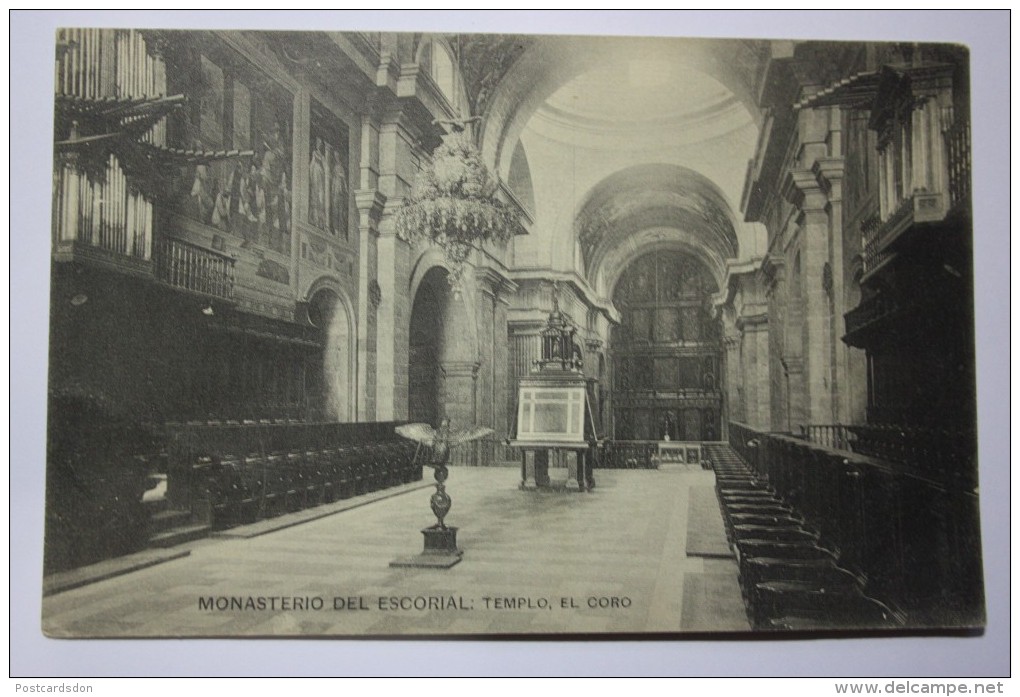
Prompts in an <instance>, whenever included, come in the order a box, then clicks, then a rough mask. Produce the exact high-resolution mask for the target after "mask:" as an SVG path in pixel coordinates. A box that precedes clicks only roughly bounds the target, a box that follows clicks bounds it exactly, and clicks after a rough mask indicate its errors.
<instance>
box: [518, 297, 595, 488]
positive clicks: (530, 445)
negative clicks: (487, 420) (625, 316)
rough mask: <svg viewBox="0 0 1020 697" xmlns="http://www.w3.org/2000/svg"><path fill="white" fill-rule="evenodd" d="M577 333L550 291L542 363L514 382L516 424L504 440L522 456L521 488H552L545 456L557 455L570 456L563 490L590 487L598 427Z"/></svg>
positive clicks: (547, 460) (536, 362)
mask: <svg viewBox="0 0 1020 697" xmlns="http://www.w3.org/2000/svg"><path fill="white" fill-rule="evenodd" d="M576 331H577V330H576V328H575V327H574V326H573V324H572V323H571V322H570V320H569V319H568V318H567V317H566V316H565V315H564V314H563V313H562V312H561V311H560V309H559V301H558V298H557V293H556V289H555V288H554V290H553V310H552V312H551V313H550V314H549V319H548V321H547V323H546V326H545V328H544V329H543V330H542V358H541V359H540V360H537V361H535V366H534V368H533V369H532V371H531V374H530V375H526V376H523V377H521V378H520V380H519V385H518V391H517V416H516V424H515V428H514V429H513V430H514V433H513V434H512V437H511V439H510V440H509V441H508V444H509V445H510V446H512V447H515V448H518V449H520V451H521V488H522V489H544V488H551V486H552V484H551V482H550V480H549V456H550V453H557V454H558V453H562V452H566V453H570V455H568V461H567V470H568V474H567V481H566V483H565V486H566V488H567V489H570V490H577V491H591V490H592V489H594V488H595V476H594V469H595V460H596V458H597V457H598V442H599V436H598V430H599V428H598V424H597V422H596V419H595V416H594V413H595V412H594V410H593V409H592V404H591V395H590V394H589V390H588V380H587V378H586V377H585V375H584V372H583V370H582V369H583V362H582V360H581V352H580V349H578V348H577V347H576V344H575V343H574V334H575V333H576ZM528 453H532V457H531V458H530V459H529V457H528Z"/></svg>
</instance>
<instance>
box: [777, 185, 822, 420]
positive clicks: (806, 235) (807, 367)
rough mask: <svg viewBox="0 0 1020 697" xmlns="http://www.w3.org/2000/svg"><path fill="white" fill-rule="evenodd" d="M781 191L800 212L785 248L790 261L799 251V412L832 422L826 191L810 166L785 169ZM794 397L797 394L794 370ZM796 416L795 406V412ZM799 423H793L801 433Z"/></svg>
mask: <svg viewBox="0 0 1020 697" xmlns="http://www.w3.org/2000/svg"><path fill="white" fill-rule="evenodd" d="M783 194H784V196H785V197H786V198H787V200H789V201H790V202H791V203H793V204H794V205H795V206H797V208H798V209H799V210H800V215H799V216H798V218H797V223H798V227H799V234H798V239H797V241H796V242H795V243H794V244H791V245H790V248H789V250H788V251H787V257H788V258H787V263H788V264H789V263H791V259H792V258H793V256H791V255H795V254H796V253H797V251H799V252H800V269H801V273H800V283H801V289H800V290H801V298H802V299H803V308H804V317H803V327H804V332H803V351H802V352H801V357H802V358H803V360H804V379H803V388H802V391H803V393H804V394H803V396H804V397H805V404H804V409H803V410H802V411H800V412H799V413H800V415H801V416H800V420H802V422H803V423H814V424H827V423H831V422H832V387H831V385H832V360H831V358H832V348H831V346H830V344H831V331H830V321H829V315H830V303H829V297H828V295H827V294H826V292H825V284H824V283H823V275H824V268H825V266H826V265H827V264H828V262H829V246H830V243H829V215H828V200H827V197H826V195H825V192H823V191H822V187H821V185H820V184H819V182H818V178H817V177H816V175H815V173H814V172H813V171H812V170H805V169H795V170H791V171H790V172H788V173H787V178H786V180H785V182H784V187H783ZM790 384H791V397H792V396H793V394H795V393H796V392H800V391H801V390H796V389H795V388H794V382H793V380H792V373H791V382H790ZM794 413H795V414H796V413H797V412H796V410H794ZM800 425H801V423H791V424H790V427H791V428H792V429H793V430H794V431H797V430H798V427H799V426H800Z"/></svg>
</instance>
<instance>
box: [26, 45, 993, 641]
mask: <svg viewBox="0 0 1020 697" xmlns="http://www.w3.org/2000/svg"><path fill="white" fill-rule="evenodd" d="M56 38H57V45H56V60H55V66H54V73H53V75H54V84H55V92H54V105H55V106H54V109H55V128H54V152H55V159H54V166H53V197H52V201H53V213H52V225H53V227H52V257H51V296H50V298H51V304H50V327H49V330H50V355H49V392H48V401H49V416H48V432H49V434H48V446H47V494H46V496H47V499H46V542H45V559H44V563H45V577H44V578H45V584H44V585H45V591H44V592H45V594H46V597H45V598H44V601H43V602H44V604H43V618H44V629H45V630H46V631H47V633H49V634H50V635H53V636H64V635H71V636H92V635H101V636H158V635H164V634H167V633H169V634H172V635H177V634H180V635H220V636H222V635H235V634H240V635H248V634H256V635H265V634H271V635H277V634H314V635H318V634H340V635H362V634H367V635H396V634H405V633H421V634H475V633H482V634H529V633H553V634H555V633H562V632H568V633H589V632H590V633H613V632H622V633H637V634H640V633H644V632H666V633H673V632H682V631H726V632H730V631H775V630H790V631H813V630H832V629H845V628H862V629H868V630H873V629H883V630H884V629H890V630H903V629H916V628H945V627H953V628H971V627H979V626H982V625H983V624H984V621H985V620H984V617H985V605H984V594H983V585H982V557H981V537H980V530H979V525H978V486H977V485H978V479H977V415H976V409H977V407H976V397H975V391H976V387H975V382H976V376H975V333H974V305H973V303H974V269H973V264H972V233H973V230H972V213H971V209H972V206H971V187H970V182H971V146H970V138H971V130H970V82H969V81H970V66H969V60H968V52H967V49H966V48H964V47H961V46H958V45H950V44H934V43H891V42H890V43H881V42H836V41H810V40H775V41H773V40H723V39H679V38H661V39H659V38H626V37H590V36H554V35H528V34H467V33H465V34H453V33H443V34H428V33H410V32H409V33H399V32H349V33H343V32H328V31H319V32H296V31H261V30H252V31H226V30H223V31H171V30H159V31H156V30H128V29H94V28H87V29H62V30H60V31H59V32H58V34H57V37H56ZM561 396H562V401H557V400H560V399H561ZM445 420H448V426H449V428H448V429H447V430H448V431H449V434H448V435H449V438H450V439H451V440H450V441H449V443H450V444H451V445H452V444H455V443H456V437H455V434H456V433H466V432H468V431H471V432H472V435H473V439H472V440H465V441H464V442H461V443H459V444H456V447H450V448H449V451H448V452H446V451H445V446H446V445H447V443H446V441H443V446H444V448H443V451H444V452H443V457H442V458H441V461H440V458H439V456H437V455H436V453H437V452H438V451H439V450H440V448H438V447H437V446H438V444H439V443H440V438H441V437H442V434H443V433H446V431H443V430H442V428H443V427H441V424H443V423H444V421H445ZM413 423H423V424H427V425H429V426H431V427H433V428H434V429H437V431H435V432H432V433H433V434H434V435H431V436H429V438H432V440H427V441H426V442H425V443H424V444H422V443H420V442H415V441H414V440H409V439H407V438H404V437H401V435H400V434H399V432H398V431H399V429H400V428H401V427H403V426H405V425H406V424H413ZM429 446H432V447H431V448H430V447H429ZM447 466H448V469H447ZM440 473H443V476H442V477H441V476H440ZM447 474H448V476H449V480H448V482H446V491H448V494H447V493H445V491H444V483H443V479H444V478H445V477H446V476H447ZM433 478H434V479H435V481H433ZM437 486H438V488H436V487H437ZM433 488H436V491H437V493H434V494H432V499H431V501H432V504H431V505H432V512H433V513H435V512H436V510H437V506H438V508H439V509H440V512H441V513H443V512H445V511H448V516H449V521H450V524H451V525H455V526H458V527H459V530H460V536H461V537H460V545H461V547H462V548H463V555H462V557H461V555H460V554H459V553H458V554H457V556H456V559H453V558H452V557H451V558H450V562H449V563H450V568H444V569H420V568H417V569H413V570H403V569H397V568H392V567H390V566H389V562H390V560H391V559H392V558H395V557H398V556H400V555H401V554H413V553H415V552H417V551H419V550H420V549H421V544H422V540H421V537H419V531H418V527H420V526H422V525H428V524H429V523H430V521H431V518H432V516H431V515H430V511H429V499H428V498H427V495H428V494H429V493H430V492H432V491H433ZM413 492H418V493H417V494H414V493H413ZM437 497H439V503H438V504H437V503H436V501H437ZM443 497H445V503H444V501H443V500H442V499H443ZM450 498H452V500H453V503H452V508H451V506H450ZM444 506H445V508H444ZM327 514H328V515H327ZM436 515H437V516H438V517H439V523H438V525H439V527H440V528H444V529H445V527H444V526H443V516H442V515H440V513H436ZM298 523H300V524H298ZM429 539H430V538H429V537H428V535H426V540H425V546H426V549H425V551H424V552H423V553H422V555H419V557H422V556H424V557H429V556H430V552H434V551H436V550H433V549H430V547H429V545H430V544H432V543H430V542H429ZM433 542H434V543H436V544H440V545H443V544H446V545H454V547H449V548H447V549H446V551H447V552H449V551H450V550H453V549H456V547H455V544H456V543H454V542H453V541H452V539H445V540H441V541H439V542H435V540H433ZM695 548H698V549H695ZM699 549H700V551H699ZM440 551H441V550H440ZM458 552H459V550H458ZM432 556H433V557H442V556H443V555H442V554H433V555H432ZM448 556H449V555H448ZM126 560H134V562H130V563H136V566H135V567H131V568H127V567H124V566H123V565H124V564H125V563H129V562H128V561H126ZM339 560H343V562H342V563H341V562H340V561H339ZM377 560H381V562H379V563H376V562H377ZM458 562H459V563H458ZM454 564H456V565H454ZM118 565H121V566H118ZM189 565H190V566H189ZM142 566H146V567H149V568H146V569H142V568H141V567H142ZM508 567H510V568H508ZM664 569H665V571H664ZM679 577H682V578H683V579H684V580H683V581H682V582H680V581H678V580H677V579H678V578H679ZM224 579H226V580H224ZM252 579H261V581H258V582H256V581H254V580H252ZM327 579H328V582H327ZM453 579H456V580H453ZM586 579H587V580H586ZM317 584H318V585H317ZM269 588H272V589H274V590H272V591H269V590H267V589H269ZM522 588H523V589H530V590H522ZM464 589H469V590H464ZM554 589H555V590H554ZM327 593H328V594H329V597H327V599H326V602H327V603H330V602H333V603H335V602H336V599H337V597H339V598H340V599H341V600H342V601H343V602H342V603H341V604H342V605H345V606H347V605H353V604H355V603H349V602H348V600H352V599H353V597H355V596H356V597H357V598H358V599H359V602H360V600H362V599H365V598H369V597H371V598H372V599H373V602H375V600H374V599H375V598H377V597H378V598H379V601H378V602H379V603H380V605H379V606H378V607H375V606H373V609H374V610H375V611H373V612H364V613H361V612H345V613H336V612H334V613H331V615H330V616H329V617H328V618H323V617H322V616H321V615H320V614H319V613H311V612H307V611H306V610H307V608H306V609H305V610H302V611H299V612H293V613H283V614H282V615H274V616H272V617H268V616H267V615H266V614H265V613H263V614H258V613H255V614H253V613H244V612H239V613H236V614H231V612H230V611H229V610H227V611H223V608H215V605H216V603H217V602H219V600H220V599H221V598H223V599H225V600H224V602H225V603H226V604H227V605H228V606H229V604H230V603H231V602H233V599H235V598H237V597H240V596H243V597H245V598H249V597H251V596H265V595H267V594H270V595H273V597H276V596H301V597H305V596H317V595H325V594H327ZM450 596H470V597H469V598H467V599H464V598H461V600H463V601H464V602H467V601H468V600H470V601H473V602H474V604H475V608H474V610H473V611H470V612H469V611H464V612H463V613H450V612H448V611H445V609H444V610H443V611H436V612H428V611H422V612H419V610H421V608H414V607H411V608H410V609H408V608H404V610H406V611H405V612H403V613H400V612H393V613H390V614H388V615H386V614H385V613H383V612H382V609H383V608H382V605H383V604H385V603H383V601H382V598H391V599H395V600H396V601H397V603H396V604H397V605H399V604H400V602H402V600H401V599H403V598H410V599H411V600H409V601H408V602H409V603H410V604H411V605H412V606H413V605H414V603H415V602H417V601H416V600H415V599H416V598H419V597H429V598H431V597H436V598H443V599H447V598H449V597H450ZM547 596H548V597H547ZM112 598H120V599H122V600H123V602H124V603H128V604H127V605H125V606H123V607H118V609H117V610H116V612H113V611H110V610H109V608H110V607H113V606H112V605H110V603H112ZM196 598H207V600H206V601H205V602H207V603H209V604H211V607H212V608H213V609H210V607H206V608H205V610H204V611H200V610H199V609H196ZM493 598H495V600H492V599H493ZM483 599H485V600H483ZM543 599H545V600H546V601H547V602H552V603H560V602H566V600H567V599H569V600H570V601H571V602H573V600H574V599H576V600H577V601H578V604H580V605H581V606H582V607H580V608H579V609H578V612H577V613H575V614H573V615H570V616H569V619H559V618H562V617H565V616H566V615H565V614H562V613H561V612H560V611H559V609H560V608H557V609H556V611H553V610H548V611H546V610H544V609H538V610H535V611H532V610H533V608H532V607H531V604H536V605H537V604H538V603H539V601H541V600H543ZM496 600H499V601H500V603H496ZM504 600H512V601H514V603H511V604H512V605H516V604H523V607H516V606H515V607H513V608H510V609H509V610H507V609H504V608H502V607H501V608H496V607H495V605H496V604H501V605H502V604H503V603H502V601H504ZM201 602H202V601H199V605H200V604H201ZM313 602H314V600H309V601H308V603H309V604H311V603H313ZM444 602H447V601H446V600H444ZM591 602H594V605H591V604H590V603H591ZM624 602H626V603H627V604H628V605H629V608H624V607H621V604H622V603H624ZM586 603H589V604H588V605H586ZM603 603H604V604H603ZM614 603H615V604H614ZM563 607H564V608H566V607H569V606H567V605H564V606H563ZM104 608H105V609H104ZM299 609H300V608H299ZM331 609H332V607H331ZM347 609H354V608H350V607H348V608H347ZM479 618H481V619H479Z"/></svg>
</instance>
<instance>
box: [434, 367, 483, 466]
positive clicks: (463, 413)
mask: <svg viewBox="0 0 1020 697" xmlns="http://www.w3.org/2000/svg"><path fill="white" fill-rule="evenodd" d="M439 368H440V372H441V373H442V377H443V382H442V387H441V388H440V403H441V404H442V410H443V413H444V414H445V416H446V417H448V418H449V419H450V423H451V425H452V426H453V428H457V429H463V428H470V427H471V426H474V425H475V424H477V423H478V371H479V368H481V363H479V362H478V361H443V362H442V363H440V364H439ZM461 447H462V449H464V450H465V451H466V452H462V453H458V455H459V457H458V461H461V462H466V463H468V464H471V465H477V464H478V461H477V457H476V456H475V455H476V453H475V451H476V450H477V448H476V446H474V445H465V446H461ZM468 449H470V450H468Z"/></svg>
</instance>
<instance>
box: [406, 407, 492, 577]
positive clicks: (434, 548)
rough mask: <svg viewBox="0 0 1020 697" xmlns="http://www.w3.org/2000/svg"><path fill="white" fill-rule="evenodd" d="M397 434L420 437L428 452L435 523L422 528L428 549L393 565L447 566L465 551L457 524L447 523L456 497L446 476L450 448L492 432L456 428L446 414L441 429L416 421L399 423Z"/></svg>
mask: <svg viewBox="0 0 1020 697" xmlns="http://www.w3.org/2000/svg"><path fill="white" fill-rule="evenodd" d="M395 430H396V432H397V434H398V435H400V436H403V437H404V438H408V439H410V440H413V441H417V442H418V444H419V448H420V447H425V448H426V449H427V452H428V455H427V457H428V459H427V460H426V462H427V464H428V465H429V466H430V467H432V469H433V470H434V477H435V479H436V490H435V492H434V493H433V494H432V496H431V497H430V498H429V506H430V507H431V508H432V513H433V515H435V516H436V524H435V525H432V526H430V527H427V528H425V529H424V530H422V531H421V533H422V535H424V536H425V549H424V550H423V551H422V553H421V554H418V555H416V556H413V557H402V558H400V559H397V560H395V561H392V562H390V566H397V567H413V568H431V569H448V568H450V567H451V566H453V565H455V564H457V563H459V562H460V560H461V557H463V556H464V553H463V552H462V551H461V550H460V548H459V547H457V528H455V527H451V526H448V525H447V524H446V514H447V513H449V512H450V507H451V506H452V505H453V499H451V498H450V495H449V494H447V493H446V479H447V477H449V476H450V470H449V468H448V467H447V465H448V464H449V462H450V450H451V449H452V448H455V447H457V446H458V445H460V444H462V443H469V442H471V441H473V440H478V439H479V438H482V437H484V436H487V435H489V434H490V433H492V429H491V428H488V427H486V426H475V427H473V428H470V429H468V430H466V431H455V430H453V429H451V428H450V420H449V419H448V418H444V419H443V421H442V423H441V424H440V425H439V428H438V429H435V428H432V427H431V426H429V425H428V424H422V423H414V424H404V425H402V426H397V427H396V429H395Z"/></svg>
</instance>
